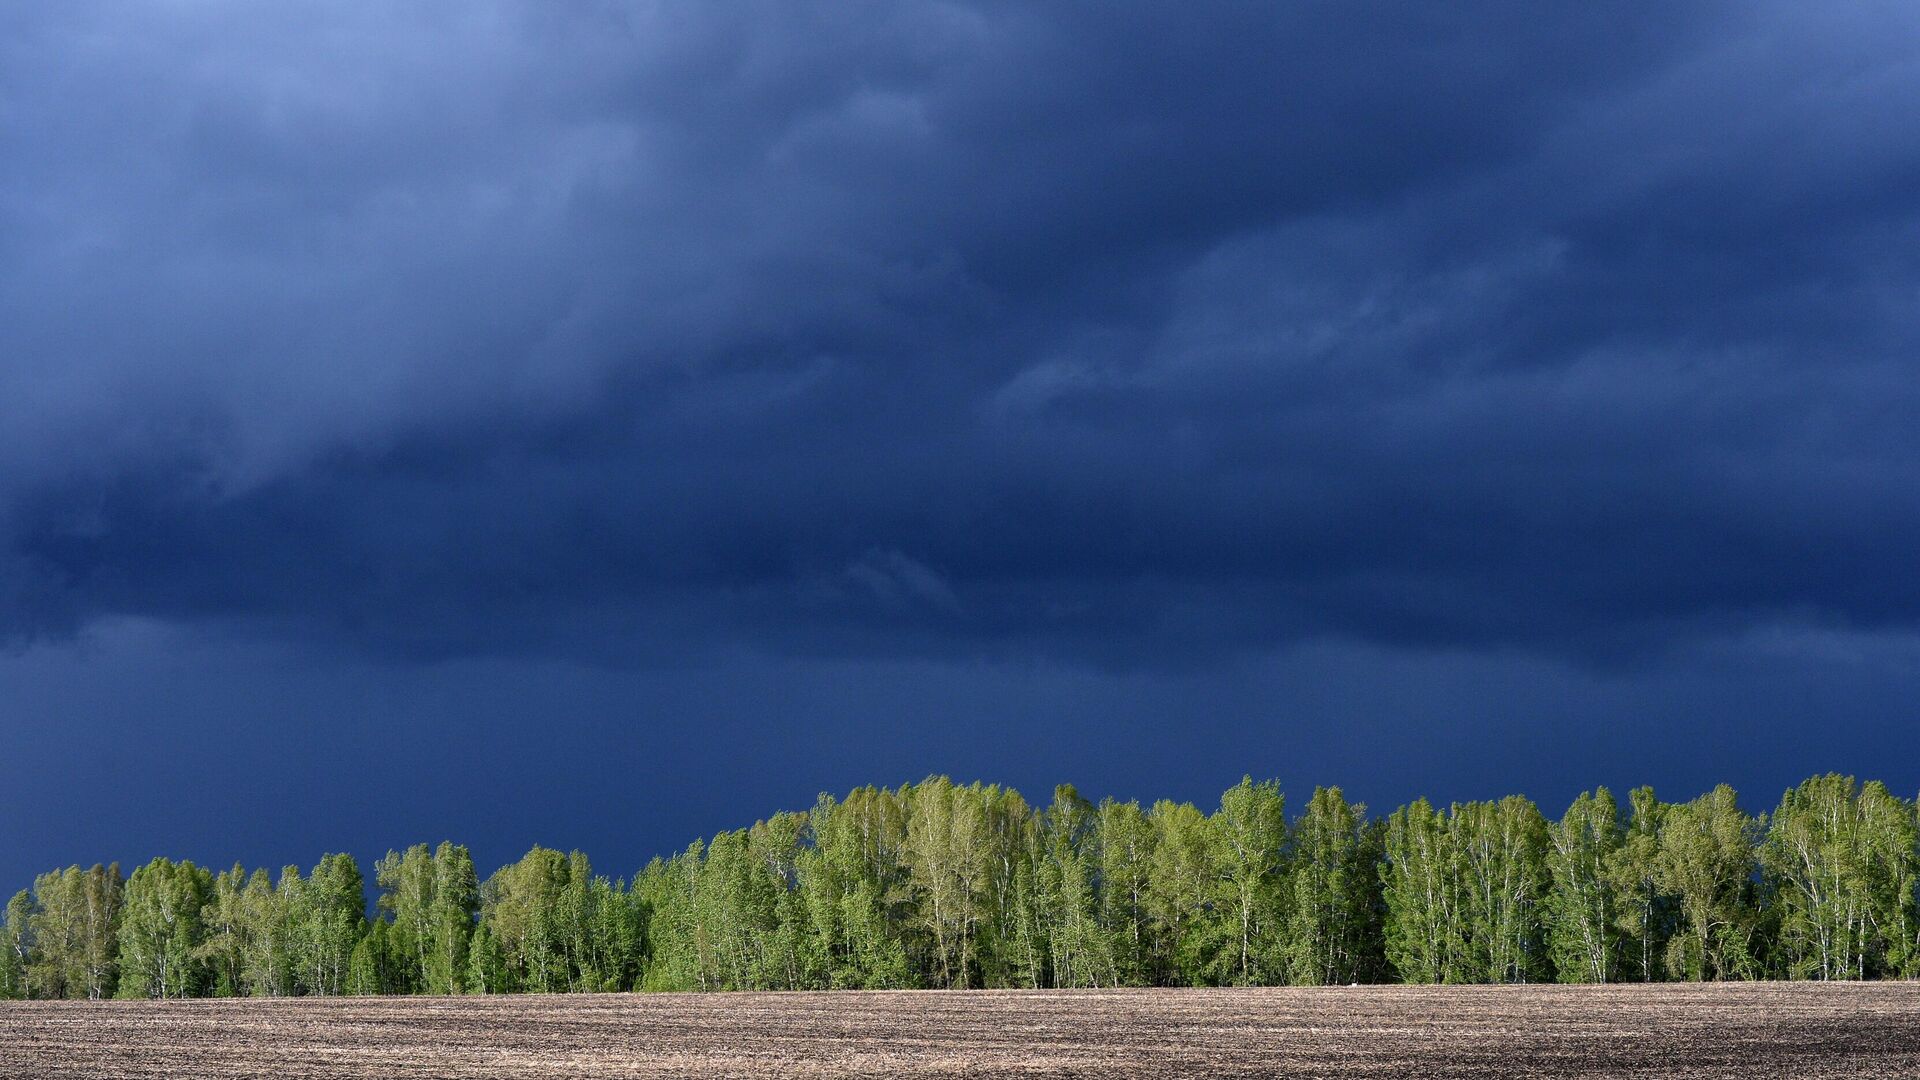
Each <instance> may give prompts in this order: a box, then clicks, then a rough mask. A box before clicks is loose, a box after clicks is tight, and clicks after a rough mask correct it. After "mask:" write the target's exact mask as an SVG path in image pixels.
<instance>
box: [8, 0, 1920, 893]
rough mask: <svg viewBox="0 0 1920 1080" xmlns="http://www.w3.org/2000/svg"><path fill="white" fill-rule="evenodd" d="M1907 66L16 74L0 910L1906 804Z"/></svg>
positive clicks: (724, 56) (455, 60)
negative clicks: (1594, 791)
mask: <svg viewBox="0 0 1920 1080" xmlns="http://www.w3.org/2000/svg"><path fill="white" fill-rule="evenodd" d="M1917 107H1920V7H1916V6H1915V5H1912V4H1910V3H1886V4H1857V5H1852V4H1850V5H1825V4H1806V3H1793V2H1781V3H1738V4H1732V3H1729V4H1718V3H1706V4H1687V3H1678V4H1675V3H1662V4H1646V5H1606V4H1601V5H1588V4H1581V5H1572V4H1565V5H1546V6H1538V5H1531V6H1522V7H1514V6H1513V5H1506V4H1499V5H1492V4H1489V5H1484V6H1482V5H1476V4H1470V3H1463V4H1449V5H1441V6H1435V5H1432V4H1426V3H1409V4H1404V5H1399V4H1390V3H1389V4H1370V5H1350V4H1342V3H1285V4H1275V3H1248V4H1228V3H1205V4H1197V5H1196V4H1172V3H1169V4H1155V5H1146V4H1108V3H1086V4H1076V3H1054V4H1041V5H1019V4H1002V3H980V4H962V3H951V4H914V3H897V4H886V5H865V4H858V3H838V2H837V3H825V4H817V5H806V4H791V3H766V4H744V3H743V4H719V5H713V4H699V3H686V4H677V5H674V4H614V3H589V2H567V3H533V2H530V3H525V4H495V3H484V2H479V0H462V2H458V3H451V2H450V3H420V4H406V5H382V4H362V5H354V4H349V5H340V4H329V3H312V4H305V3H275V4H254V3H231V4H228V3H193V4H185V3H179V4H176V3H156V4H146V5H127V4H117V3H85V2H77V0H76V2H65V3H58V4H16V5H7V6H5V7H4V8H0V762H4V769H3V770H0V776H4V783H0V830H3V831H0V876H4V881H0V886H4V889H3V890H0V891H10V890H11V889H12V888H15V887H18V886H19V885H23V884H26V880H25V879H26V878H28V877H30V875H31V873H32V872H34V871H36V870H39V869H44V868H48V867H51V866H54V865H60V864H65V863H67V862H74V861H78V862H83V863H90V862H92V861H94V860H96V859H99V860H108V859H120V860H122V861H126V862H132V861H136V860H138V861H144V860H145V859H146V858H147V857H150V856H151V855H154V854H161V853H165V854H170V855H174V856H187V857H191V858H194V859H195V860H197V861H203V862H210V863H213V864H215V865H226V864H229V863H231V862H232V861H234V860H235V859H241V860H245V861H246V862H248V863H249V864H250V865H252V864H267V865H273V866H278V865H279V864H281V863H284V862H300V863H302V864H304V865H311V864H312V863H313V862H314V861H315V860H317V858H318V857H319V855H320V854H321V853H322V852H324V851H330V850H349V851H352V852H354V853H356V854H358V855H360V856H361V857H363V858H366V857H370V856H372V855H374V854H378V853H379V852H381V851H384V850H386V849H387V848H388V847H393V846H401V845H405V844H408V843H412V842H418V841H436V840H439V839H441V838H443V837H450V838H452V839H455V840H458V841H464V842H466V843H468V844H470V845H471V846H472V847H473V848H474V850H475V855H476V858H477V859H478V860H479V861H480V862H481V863H482V865H483V872H484V870H485V869H486V868H490V866H491V865H493V864H495V863H498V862H501V861H504V860H507V859H510V858H512V857H515V856H517V855H518V854H519V853H520V852H521V851H522V850H524V849H525V848H526V847H527V846H528V845H530V844H532V843H534V842H536V841H537V842H540V843H544V844H547V845H550V846H559V847H562V848H566V847H581V848H584V849H585V850H587V851H588V852H589V853H590V854H592V855H593V856H594V857H595V859H596V864H597V865H598V866H599V867H600V868H601V869H602V870H605V871H607V872H610V873H617V874H626V873H630V872H631V871H632V870H633V869H634V868H635V867H636V866H638V865H639V864H640V863H641V862H643V861H644V860H645V859H646V858H647V857H648V856H650V855H652V854H655V853H660V852H668V851H672V850H674V849H677V848H679V847H681V846H684V844H685V843H686V842H688V841H689V840H691V839H692V838H693V837H695V836H696V835H701V834H707V833H711V832H712V831H714V830H716V829H719V828H727V827H735V826H740V825H744V824H747V823H749V822H751V821H752V820H754V819H755V818H756V817H761V816H764V815H765V814H767V813H769V812H771V811H774V810H778V809H786V808H801V807H804V806H806V805H809V804H810V803H811V802H812V800H813V796H814V794H815V793H817V792H819V791H821V790H835V791H843V790H845V789H846V788H848V787H850V786H853V785H856V784H860V783H867V782H875V783H887V784H895V783H899V782H902V781H906V780H914V779H918V778H920V777H923V776H925V775H927V774H929V773H935V772H944V773H951V774H953V775H954V776H956V778H959V779H973V778H982V779H988V780H995V781H1001V782H1010V783H1012V784H1014V785H1016V786H1019V787H1021V788H1022V789H1023V790H1025V791H1027V793H1028V794H1029V796H1030V797H1033V798H1035V799H1038V800H1044V799H1045V798H1046V797H1047V795H1048V792H1049V790H1050V788H1051V786H1052V784H1054V783H1055V782H1058V781H1061V780H1071V781H1073V782H1075V783H1077V784H1078V785H1080V787H1081V788H1082V790H1083V791H1084V792H1085V793H1087V794H1089V795H1092V796H1095V797H1098V796H1101V795H1108V794H1111V795H1115V796H1118V797H1121V798H1130V797H1139V798H1142V799H1147V798H1153V797H1158V796H1161V795H1168V796H1174V797H1178V798H1184V799H1192V800H1195V801H1197V802H1200V803H1201V804H1202V805H1203V806H1206V805H1209V804H1210V803H1211V801H1212V800H1213V799H1214V798H1216V797H1217V795H1218V792H1219V791H1220V789H1221V788H1223V787H1225V786H1227V785H1228V784H1229V783H1231V782H1232V781H1234V780H1236V779H1238V777H1239V776H1240V775H1241V774H1242V773H1244V772H1251V773H1253V774H1254V775H1256V776H1273V777H1278V778H1279V779H1281V780H1282V782H1283V784H1284V786H1285V787H1286V789H1287V790H1288V791H1289V792H1290V793H1291V795H1292V797H1293V799H1294V800H1295V803H1296V805H1298V804H1299V803H1301V802H1304V799H1305V797H1306V795H1307V794H1308V793H1309V792H1310V791H1311V789H1312V787H1313V785H1314V784H1316V783H1337V784H1341V785H1343V786H1345V787H1346V788H1347V790H1348V791H1349V792H1350V793H1351V794H1352V795H1354V796H1355V797H1357V798H1360V799H1364V800H1366V801H1368V802H1369V803H1371V804H1373V806H1374V807H1375V809H1376V810H1380V811H1385V810H1389V809H1391V808H1392V807H1393V806H1394V805H1397V804H1398V803H1399V802H1401V801H1404V800H1406V799H1409V798H1411V797H1413V796H1414V795H1418V794H1427V795H1430V796H1433V797H1436V798H1438V799H1441V800H1445V799H1453V798H1468V797H1486V796H1493V795H1499V794H1504V793H1507V792H1510V791H1521V792H1524V793H1527V794H1530V795H1533V796H1534V797H1536V798H1537V799H1539V800H1540V801H1541V802H1542V804H1543V806H1544V808H1545V809H1546V810H1547V811H1548V812H1549V813H1551V814H1557V813H1558V812H1559V810H1560V809H1561V808H1562V807H1563V806H1564V804H1565V802H1566V801H1567V800H1568V799H1569V798H1570V797H1571V796H1572V795H1573V794H1574V793H1576V792H1577V791H1579V790H1580V789H1582V788H1583V787H1589V786H1592V785H1594V784H1600V783H1605V784H1610V785H1614V786H1615V787H1621V786H1627V785H1632V784H1635V783H1640V782H1651V783H1653V784H1655V785H1656V786H1657V787H1658V788H1659V789H1660V793H1661V794H1663V795H1666V796H1670V797H1676V798H1679V797H1690V796H1691V795H1693V794H1695V793H1697V792H1698V791H1700V790H1702V789H1704V788H1705V787H1708V786H1710V785H1711V784H1712V783H1714V782H1717V781H1720V780H1729V781H1732V782H1735V783H1736V784H1738V785H1741V787H1742V791H1743V797H1744V800H1745V801H1746V803H1747V804H1748V808H1749V809H1753V810H1760V809H1766V808H1769V807H1770V806H1771V805H1772V803H1773V802H1774V801H1775V800H1777V799H1778V797H1779V793H1780V790H1781V788H1782V787H1784V786H1785V785H1786V784H1788V783H1790V782H1793V781H1797V780H1798V779H1800V778H1802V777H1804V776H1806V775H1808V774H1811V773H1814V772H1818V771H1825V770H1828V769H1835V770H1840V771H1843V772H1851V773H1856V774H1860V775H1862V776H1872V777H1878V778H1881V779H1884V780H1886V781H1887V782H1888V783H1889V784H1891V785H1892V786H1893V787H1894V788H1895V789H1896V790H1898V791H1902V792H1906V793H1912V792H1913V791H1914V790H1915V789H1916V787H1920V727H1916V725H1915V723H1914V719H1915V716H1914V707H1915V702H1916V700H1920V633H1917V632H1916V631H1920V572H1917V571H1920V563H1917V561H1916V555H1917V554H1920V127H1916V125H1915V123H1914V119H1913V118H1914V115H1915V109H1916V108H1917Z"/></svg>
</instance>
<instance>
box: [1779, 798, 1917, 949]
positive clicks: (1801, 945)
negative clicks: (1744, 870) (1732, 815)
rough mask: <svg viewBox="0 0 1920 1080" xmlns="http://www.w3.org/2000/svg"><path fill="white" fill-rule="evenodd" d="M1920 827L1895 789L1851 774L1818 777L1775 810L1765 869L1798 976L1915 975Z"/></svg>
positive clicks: (1782, 941)
mask: <svg viewBox="0 0 1920 1080" xmlns="http://www.w3.org/2000/svg"><path fill="white" fill-rule="evenodd" d="M1914 845H1915V829H1914V817H1913V813H1912V810H1911V809H1910V808H1909V807H1907V806H1906V805H1904V804H1903V803H1901V801H1900V800H1898V799H1895V798H1894V797H1893V796H1892V795H1890V794H1889V793H1888V792H1887V789H1886V788H1885V787H1884V786H1882V785H1880V784H1878V783H1870V784H1868V785H1866V787H1865V788H1864V789H1857V788H1856V785H1855V783H1854V780H1853V777H1851V776H1837V775H1833V774H1829V775H1826V776H1820V777H1815V778H1814V779H1811V780H1808V781H1807V782H1806V783H1804V784H1801V785H1800V786H1799V787H1797V788H1794V789H1793V790H1792V791H1789V792H1787V793H1786V795H1785V797H1783V798H1782V799H1781V800H1780V807H1779V809H1777V810H1775V811H1774V814H1773V819H1772V821H1771V823H1770V824H1769V826H1768V829H1767V836H1766V840H1765V842H1764V843H1763V844H1762V845H1761V847H1760V864H1761V867H1762V869H1763V870H1764V872H1765V874H1766V875H1767V878H1768V879H1769V882H1770V884H1771V885H1772V886H1773V888H1772V890H1771V892H1770V895H1771V896H1772V897H1773V898H1774V900H1775V906H1774V910H1775V911H1776V913H1777V914H1778V917H1779V920H1780V927H1779V931H1778V934H1777V936H1776V941H1777V943H1778V948H1779V951H1780V954H1781V957H1780V958H1781V961H1782V962H1783V963H1784V965H1785V967H1786V970H1787V973H1788V974H1790V975H1793V976H1794V977H1796V978H1815V979H1864V978H1867V977H1869V976H1873V975H1894V976H1906V975H1908V974H1911V971H1910V968H1911V965H1912V963H1913V959H1914V957H1913V948H1912V934H1911V928H1912V927H1913V925H1914V918H1913V914H1912V911H1913V904H1914V877H1915V850H1914Z"/></svg>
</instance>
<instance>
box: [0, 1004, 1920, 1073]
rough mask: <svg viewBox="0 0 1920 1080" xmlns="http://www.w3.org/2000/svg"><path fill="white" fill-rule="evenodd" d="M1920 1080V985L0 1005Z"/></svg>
mask: <svg viewBox="0 0 1920 1080" xmlns="http://www.w3.org/2000/svg"><path fill="white" fill-rule="evenodd" d="M916 1074H953V1075H964V1076H1036V1075H1038V1076H1103V1077H1171V1076H1272V1075H1311V1076H1384V1075H1409V1076H1415V1075H1417V1076H1436V1077H1462V1076H1592V1075H1608V1076H1618V1075H1646V1076H1728V1077H1733V1076H1739V1077H1747V1076H1796V1077H1799V1076H1920V984H1916V983H1881V984H1866V985H1860V984H1850V985H1849V984H1839V985H1816V984H1807V983H1799V984H1784V983H1771V984H1767V983H1762V984H1721V985H1704V986H1703V985H1692V986H1654V987H1645V986H1639V987H1633V986H1619V987H1558V986H1544V987H1543V986H1531V987H1518V986H1514V987H1447V988H1439V987H1413V986H1400V987H1355V988H1338V987H1336V988H1327V989H1272V990H1116V991H1072V992H1048V991H990V992H974V993H964V992H963V993H931V992H912V991H908V992H901V993H854V992H845V993H825V994H705V995H695V994H652V995H620V994H614V995H593V996H552V997H500V998H335V999H304V1000H269V1001H232V1000H226V1001H182V1002H97V1003H89V1002H0V1077H7V1078H14V1077H19V1078H23V1080H24V1078H28V1077H167V1078H185V1077H243V1076H244V1077H251V1076H307V1077H338V1078H363V1077H666V1076H676V1077H677V1076H696V1077H702V1076H808V1077H811V1076H897V1075H916Z"/></svg>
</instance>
